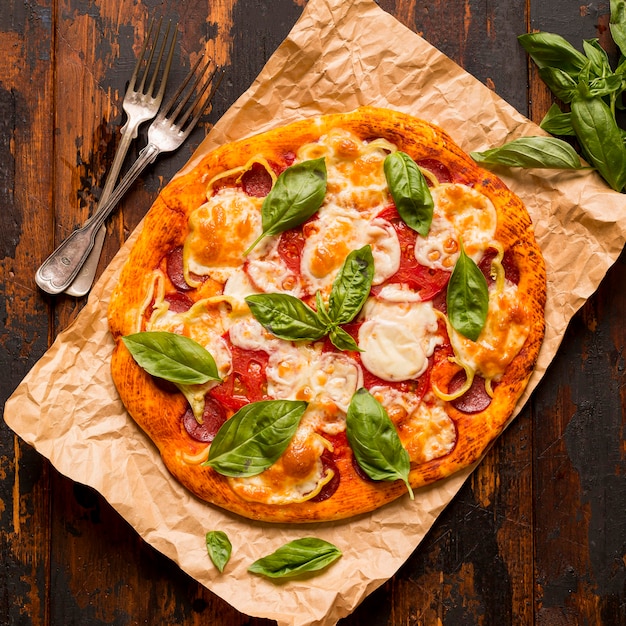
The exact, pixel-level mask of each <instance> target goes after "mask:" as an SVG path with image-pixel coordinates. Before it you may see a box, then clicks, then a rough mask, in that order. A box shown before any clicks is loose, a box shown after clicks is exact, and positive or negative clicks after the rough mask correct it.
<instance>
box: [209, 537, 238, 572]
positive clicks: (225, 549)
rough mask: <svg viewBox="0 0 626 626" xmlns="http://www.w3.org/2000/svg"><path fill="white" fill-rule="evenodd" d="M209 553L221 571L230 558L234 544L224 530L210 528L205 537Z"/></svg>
mask: <svg viewBox="0 0 626 626" xmlns="http://www.w3.org/2000/svg"><path fill="white" fill-rule="evenodd" d="M205 542H206V549H207V553H208V555H209V557H210V559H211V561H213V564H214V565H215V567H217V569H218V570H219V571H220V573H221V572H223V571H224V568H225V567H226V564H227V563H228V561H229V560H230V555H231V553H232V551H233V546H232V544H231V542H230V539H229V538H228V535H227V534H226V533H225V532H224V531H223V530H210V531H209V532H208V533H207V534H206V537H205Z"/></svg>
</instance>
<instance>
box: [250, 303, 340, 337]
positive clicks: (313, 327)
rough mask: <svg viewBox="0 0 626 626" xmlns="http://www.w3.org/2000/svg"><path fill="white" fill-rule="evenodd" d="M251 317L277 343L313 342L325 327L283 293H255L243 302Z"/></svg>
mask: <svg viewBox="0 0 626 626" xmlns="http://www.w3.org/2000/svg"><path fill="white" fill-rule="evenodd" d="M245 300H246V302H247V303H248V306H249V307H250V311H252V315H254V317H255V318H256V319H257V321H258V322H259V323H260V324H261V325H262V326H263V327H264V328H266V329H267V330H268V331H269V332H271V333H272V334H273V335H276V337H279V338H280V339H287V340H303V341H317V340H318V339H321V338H322V337H324V335H326V333H327V332H328V326H327V325H326V324H325V323H324V322H323V321H322V320H321V319H320V317H319V316H318V315H317V313H316V312H315V311H314V310H313V309H312V308H311V307H309V306H308V305H306V304H305V303H304V302H302V300H300V299H299V298H296V297H295V296H291V295H289V294H286V293H259V294H253V295H250V296H247V297H246V298H245Z"/></svg>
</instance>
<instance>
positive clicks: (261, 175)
mask: <svg viewBox="0 0 626 626" xmlns="http://www.w3.org/2000/svg"><path fill="white" fill-rule="evenodd" d="M241 185H242V187H243V190H244V191H245V192H246V194H248V195H249V196H252V197H254V198H264V197H265V196H266V195H267V194H268V193H269V192H270V190H271V189H272V177H271V176H270V173H269V172H268V171H267V170H266V169H265V167H264V166H263V165H261V164H260V163H253V164H252V167H251V168H250V169H249V170H247V171H246V172H245V174H244V175H243V176H242V177H241Z"/></svg>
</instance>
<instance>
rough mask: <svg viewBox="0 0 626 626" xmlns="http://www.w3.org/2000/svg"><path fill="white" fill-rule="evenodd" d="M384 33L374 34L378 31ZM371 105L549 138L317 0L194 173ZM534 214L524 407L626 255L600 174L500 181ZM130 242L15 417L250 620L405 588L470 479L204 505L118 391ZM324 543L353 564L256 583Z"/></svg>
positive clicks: (12, 420)
mask: <svg viewBox="0 0 626 626" xmlns="http://www.w3.org/2000/svg"><path fill="white" fill-rule="evenodd" d="M371 25H375V27H371ZM359 105H376V106H383V107H390V108H394V109H398V110H400V111H404V112H407V113H410V114H413V115H415V116H418V117H422V118H424V119H426V120H429V121H431V122H434V123H436V124H438V125H440V126H442V127H443V128H444V129H445V130H447V131H448V132H449V133H450V134H451V135H452V137H453V138H454V139H455V140H456V141H457V143H459V144H460V145H461V146H462V147H463V148H464V149H465V150H466V151H468V152H469V151H472V150H483V149H487V148H490V147H493V146H496V145H500V144H502V143H503V142H505V141H507V140H510V139H513V138H515V137H518V136H521V135H533V134H539V133H541V131H540V130H539V129H538V128H537V127H536V126H535V125H533V124H532V123H530V122H529V121H528V120H527V119H525V118H524V117H523V116H521V115H520V114H519V113H517V112H516V111H515V110H514V109H512V108H511V107H510V106H509V105H507V104H506V103H505V102H504V101H502V100H501V99H500V98H499V97H498V96H497V95H495V94H494V93H493V92H492V91H490V90H489V89H487V88H486V87H485V86H484V85H482V84H481V83H480V82H479V81H477V80H476V79H474V78H473V77H472V76H470V75H469V74H467V73H466V72H465V71H464V70H462V69H461V68H460V67H459V66H457V65H456V64H454V63H453V62H452V61H451V60H450V59H448V58H447V57H445V56H444V55H442V54H441V53H440V52H438V51H437V50H436V49H435V48H433V47H432V46H430V45H429V44H428V43H427V42H425V41H424V40H423V39H421V38H420V37H419V36H417V35H416V34H414V33H413V32H411V31H410V30H408V29H407V28H405V27H404V26H402V25H401V24H400V23H399V22H398V21H396V20H395V19H394V18H393V17H392V16H390V15H389V14H387V13H385V12H384V11H383V10H381V9H380V8H379V7H378V6H377V5H376V4H375V3H374V2H373V1H372V0H354V1H351V2H345V0H310V2H309V3H308V5H307V7H306V9H305V10H304V13H303V15H302V17H301V19H300V20H299V21H298V23H297V24H296V25H295V27H294V28H293V30H292V32H291V34H290V35H289V36H288V37H287V39H286V40H285V41H284V42H283V44H282V45H281V46H280V48H279V49H278V50H277V51H276V53H275V54H274V55H273V56H272V58H271V59H270V60H269V62H268V63H267V65H266V67H265V68H264V70H263V71H262V73H261V74H260V76H259V77H258V79H257V80H256V81H255V82H254V84H253V85H252V86H251V87H250V89H249V90H248V91H247V92H246V93H245V94H244V95H243V96H242V97H241V98H240V99H239V100H238V101H237V102H236V103H235V104H234V105H233V107H232V108H231V109H230V110H229V111H228V113H227V114H226V115H224V117H223V118H222V119H221V120H220V122H219V123H218V124H217V125H216V126H215V128H214V129H213V130H212V131H211V133H210V134H209V136H208V137H207V138H206V140H205V141H204V142H203V143H202V145H201V146H200V147H199V148H198V150H197V152H196V153H195V154H194V156H193V157H192V159H191V160H190V162H189V163H188V164H187V165H186V166H185V168H184V170H183V171H188V170H189V169H190V168H192V167H193V165H194V163H196V162H197V160H198V159H199V158H200V157H201V156H202V155H203V154H205V153H206V152H207V151H209V150H211V149H212V148H214V147H215V146H217V145H220V144H222V143H224V142H227V141H231V140H234V139H238V138H240V137H242V136H246V135H250V134H254V133H258V132H261V131H264V130H267V129H269V128H271V127H275V126H277V125H281V124H283V123H286V122H289V121H292V120H295V119H299V118H302V117H306V116H310V115H315V114H318V113H330V112H337V111H349V110H352V109H355V108H356V107H358V106H359ZM499 173H500V175H501V176H502V178H503V179H504V180H505V182H506V183H507V184H508V185H509V186H510V187H511V188H512V189H513V191H515V192H516V193H517V194H518V195H519V196H521V198H522V199H523V200H524V202H525V203H526V206H527V207H528V210H529V212H530V214H531V216H532V218H533V221H534V224H535V229H536V235H537V238H538V241H539V244H540V246H541V248H542V250H543V253H544V255H545V257H546V261H547V267H548V305H547V310H546V314H547V322H548V324H547V334H546V338H545V342H544V344H543V347H542V350H541V353H540V358H539V363H538V366H537V369H536V372H535V374H534V375H533V377H532V379H531V383H530V386H529V388H528V390H527V392H526V394H525V396H524V398H523V400H522V402H520V404H519V407H518V410H519V408H520V407H521V405H522V404H523V402H524V401H525V400H526V399H527V398H528V396H529V395H530V393H531V391H532V389H533V388H534V387H535V386H536V385H537V383H538V382H539V380H540V379H541V377H542V375H543V373H544V372H545V370H546V368H547V366H548V364H549V363H550V361H551V360H552V358H553V357H554V354H555V352H556V350H557V348H558V346H559V343H560V342H561V340H562V337H563V334H564V332H565V329H566V326H567V324H568V322H569V320H570V318H571V317H572V315H573V314H574V313H575V312H576V311H577V310H578V309H579V308H580V307H581V306H582V304H583V303H584V302H585V300H586V299H587V298H588V297H589V296H590V295H591V294H592V293H593V292H594V291H595V290H596V289H597V287H598V285H599V283H600V281H601V279H602V277H603V276H604V275H605V273H606V271H607V270H608V268H609V267H610V266H611V265H612V263H613V262H614V261H615V260H616V258H617V257H618V255H619V253H620V251H621V249H622V247H623V246H624V242H625V233H626V198H625V197H624V196H622V195H620V194H617V193H614V192H612V191H610V190H609V189H608V187H607V186H606V185H604V183H603V182H602V181H601V180H600V179H599V177H598V176H597V175H595V174H593V173H591V172H589V171H581V172H572V173H564V172H546V171H538V170H535V171H529V170H518V171H515V170H502V171H500V172H499ZM135 237H136V234H135V235H133V236H131V239H130V240H129V242H127V244H126V246H125V247H124V248H123V249H122V250H121V251H120V253H119V254H118V255H117V256H116V257H115V259H114V260H113V262H112V263H111V265H110V266H109V268H108V269H107V270H106V272H105V273H104V275H103V276H102V278H101V279H100V281H99V282H98V283H97V285H96V286H95V287H94V289H93V291H92V293H91V296H90V298H89V301H88V303H87V306H86V307H85V308H84V309H83V311H82V312H81V314H80V315H79V316H78V318H77V319H76V321H75V322H74V323H73V324H72V325H71V326H70V327H69V328H68V329H67V330H65V331H64V332H63V333H61V334H60V335H59V337H58V338H57V340H56V341H55V343H54V345H53V346H52V347H51V348H50V350H49V351H48V352H47V353H46V354H45V355H44V356H43V358H42V359H41V360H40V361H39V362H38V363H37V364H36V366H35V367H34V368H33V370H32V371H31V372H30V373H29V375H28V376H27V377H26V378H25V380H24V381H23V382H22V383H21V384H20V386H19V387H18V388H17V390H16V391H15V393H14V394H13V396H12V397H11V398H10V399H9V401H8V402H7V404H6V408H5V419H6V421H7V423H8V424H9V426H11V428H13V430H15V431H16V432H17V433H18V434H19V435H20V436H21V437H22V438H23V439H24V440H25V441H27V442H28V443H30V444H32V445H33V446H34V447H35V448H36V449H37V450H38V451H39V452H40V453H42V454H43V455H45V456H46V457H48V458H49V459H50V461H51V462H52V463H53V465H54V466H55V467H56V468H57V469H58V470H59V471H60V472H62V473H63V474H65V475H67V476H68V477H70V478H72V479H73V480H76V481H79V482H81V483H85V484H87V485H90V486H91V487H93V488H95V489H96V490H98V491H99V492H100V493H102V494H103V495H104V497H105V498H106V499H107V500H108V501H109V502H110V503H111V505H112V506H113V507H114V508H115V509H116V510H117V511H118V512H119V513H120V514H121V515H122V516H123V517H124V518H126V520H128V522H129V523H130V524H131V525H132V526H133V527H134V528H135V529H136V530H137V532H138V533H139V534H140V535H141V536H142V537H143V538H144V539H145V540H146V541H147V542H149V543H150V544H151V545H152V546H154V547H155V548H156V549H157V550H160V551H161V552H163V553H164V554H165V555H167V556H168V557H170V558H171V559H173V560H174V561H176V562H177V563H178V564H179V565H180V567H181V568H182V569H183V570H185V571H186V572H188V573H189V574H190V575H191V576H193V577H194V578H195V579H196V580H198V581H199V582H200V583H202V584H203V585H205V586H206V587H208V588H209V589H211V590H212V591H213V592H214V593H216V594H218V595H219V596H221V597H222V598H223V599H225V600H226V601H227V602H229V603H230V604H232V605H233V606H234V607H236V608H237V609H239V610H240V611H242V612H244V613H247V614H249V615H253V616H257V617H266V618H270V619H275V620H276V621H277V622H278V624H279V625H280V626H283V625H285V626H287V625H293V626H296V625H297V626H305V625H312V624H316V625H320V626H326V625H330V624H334V623H335V622H336V621H337V620H338V619H339V618H340V617H343V616H345V615H347V614H349V613H350V612H352V611H353V610H354V609H355V607H356V606H357V605H358V604H359V602H361V600H363V598H364V597H365V596H366V595H367V594H369V593H371V592H372V591H373V590H374V589H376V588H377V587H379V586H380V585H381V584H383V583H384V582H385V581H386V580H387V579H388V578H390V577H391V576H393V574H394V573H395V572H396V570H397V569H398V568H399V567H400V565H402V563H403V562H404V561H405V560H406V559H407V558H408V556H409V555H410V554H411V552H413V550H414V549H415V547H416V546H417V545H418V544H419V543H420V541H421V540H422V538H423V537H424V535H425V533H426V532H427V531H428V529H429V528H430V527H431V525H432V523H433V522H434V520H435V519H436V517H437V516H438V514H439V513H440V512H441V510H442V509H443V508H444V507H445V506H446V504H447V503H448V502H450V500H451V499H452V498H453V496H454V495H455V493H456V492H457V491H458V490H459V488H460V487H461V485H462V484H463V482H464V480H465V479H466V478H467V476H468V475H469V474H470V472H471V469H468V470H466V471H464V472H462V473H459V474H457V475H455V476H453V477H452V478H450V479H448V480H446V481H443V482H441V483H438V484H437V485H434V486H431V487H428V488H425V489H421V490H419V492H418V493H417V494H416V498H415V501H414V502H411V501H409V499H408V498H407V497H404V498H401V499H400V500H398V501H396V502H395V503H392V504H391V505H389V506H386V507H384V508H382V509H380V510H378V511H376V512H374V513H372V514H369V515H364V516H360V517H358V518H355V519H352V520H348V521H344V522H337V523H329V524H315V525H305V526H299V525H296V526H293V527H288V526H278V525H272V524H262V523H254V522H250V521H247V520H243V519H240V518H239V517H237V516H234V515H231V514H229V513H227V512H224V511H222V510H219V509H216V508H214V507H212V506H209V505H206V504H204V503H201V502H199V501H198V500H196V499H195V498H194V497H192V496H191V495H190V494H189V493H188V492H187V491H186V490H185V489H184V488H182V487H181V486H179V485H178V484H177V483H176V482H175V481H174V480H173V479H172V478H171V477H170V475H169V474H168V472H167V471H166V470H165V468H164V466H163V464H162V463H161V461H160V458H159V456H158V454H157V452H156V449H155V447H154V446H153V445H152V444H151V442H150V441H149V440H148V439H147V437H146V436H145V435H144V434H143V433H142V431H140V430H139V429H138V428H137V427H136V426H135V424H134V422H133V421H132V420H131V419H130V418H129V417H128V415H127V413H126V412H125V410H124V407H123V406H122V404H121V402H120V400H119V399H118V397H117V393H116V391H115V388H114V386H113V383H112V380H111V377H110V373H109V356H110V352H111V350H112V348H113V342H112V340H111V338H110V337H109V334H108V329H107V321H106V309H107V305H108V298H109V294H110V293H111V290H112V288H113V285H114V284H115V282H116V279H117V274H118V271H119V269H120V266H121V265H122V263H123V261H124V260H125V259H126V257H127V253H128V249H129V246H130V245H131V244H132V241H133V240H134V238H135ZM212 529H220V530H224V531H226V532H227V534H228V535H229V537H230V539H231V541H232V542H233V547H234V550H233V557H232V559H231V562H230V563H229V565H228V566H227V569H226V571H225V573H224V574H222V575H219V574H218V573H217V570H216V569H214V568H213V567H212V566H211V564H210V562H209V560H208V557H207V554H206V548H205V545H204V535H205V533H206V532H207V531H208V530H212ZM307 535H314V536H317V537H320V538H323V539H326V540H328V541H331V542H332V543H334V544H335V545H337V546H338V547H339V548H340V549H341V550H342V551H343V557H342V558H341V559H340V560H339V561H337V562H336V563H335V564H334V565H333V566H332V567H330V568H328V569H327V570H326V571H325V572H323V573H322V574H321V575H318V576H315V577H311V578H309V579H306V580H298V581H293V582H289V583H287V584H281V585H276V584H274V583H271V582H269V581H267V580H265V579H263V578H260V577H257V576H253V575H250V574H248V573H247V572H246V568H247V567H248V565H249V564H250V563H252V561H254V560H255V559H257V558H259V557H260V556H263V555H265V554H267V553H268V552H270V551H272V550H273V549H275V548H277V547H279V546H280V545H281V544H283V543H284V542H286V541H289V540H291V539H296V538H299V537H302V536H307Z"/></svg>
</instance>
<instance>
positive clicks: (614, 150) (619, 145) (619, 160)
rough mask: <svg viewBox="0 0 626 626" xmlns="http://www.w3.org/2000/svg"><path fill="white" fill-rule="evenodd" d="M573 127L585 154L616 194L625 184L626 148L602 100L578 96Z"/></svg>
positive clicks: (573, 107) (575, 99)
mask: <svg viewBox="0 0 626 626" xmlns="http://www.w3.org/2000/svg"><path fill="white" fill-rule="evenodd" d="M571 109H572V112H571V119H572V127H573V128H574V131H575V132H576V136H577V137H578V140H579V141H580V144H581V147H582V150H583V154H584V155H585V157H586V158H587V159H588V160H589V162H590V163H591V164H592V165H593V166H594V167H595V168H596V169H597V170H598V172H599V173H600V174H601V176H602V177H603V178H604V179H605V180H606V182H607V183H608V184H609V185H610V186H611V187H612V188H613V189H614V190H615V191H622V189H623V188H624V185H625V184H626V148H625V147H624V142H623V140H622V134H621V132H620V129H619V127H618V126H617V122H616V121H615V117H614V116H613V114H612V113H611V110H610V109H609V107H608V106H607V104H606V103H605V102H604V101H603V100H602V98H599V97H590V96H585V95H579V96H577V97H576V98H574V100H573V101H572V105H571Z"/></svg>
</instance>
